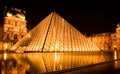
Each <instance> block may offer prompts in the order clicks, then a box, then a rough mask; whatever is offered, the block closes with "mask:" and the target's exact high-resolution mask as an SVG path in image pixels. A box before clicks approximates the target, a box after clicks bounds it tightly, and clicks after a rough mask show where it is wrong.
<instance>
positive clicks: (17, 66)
mask: <svg viewBox="0 0 120 74" xmlns="http://www.w3.org/2000/svg"><path fill="white" fill-rule="evenodd" d="M28 68H29V65H28V64H27V63H20V62H18V61H17V60H16V59H15V58H13V57H12V56H11V55H7V53H4V54H2V55H0V74H26V72H27V70H28Z"/></svg>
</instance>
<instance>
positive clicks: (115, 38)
mask: <svg viewBox="0 0 120 74" xmlns="http://www.w3.org/2000/svg"><path fill="white" fill-rule="evenodd" d="M89 39H91V41H92V42H94V43H95V44H96V45H97V46H98V47H100V48H101V49H102V50H120V24H118V25H117V28H116V32H115V33H101V34H93V35H91V36H90V37H89Z"/></svg>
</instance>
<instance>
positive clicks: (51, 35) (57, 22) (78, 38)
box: [12, 12, 100, 52]
mask: <svg viewBox="0 0 120 74" xmlns="http://www.w3.org/2000/svg"><path fill="white" fill-rule="evenodd" d="M24 43H25V45H23V44H24ZM23 46H24V47H23ZM12 50H16V51H41V52H44V51H45V52H50V51H99V50H100V49H99V48H98V47H97V46H96V45H95V44H93V43H92V42H91V41H90V40H89V39H87V38H86V37H85V36H84V35H83V34H82V33H81V32H79V31H78V30H77V29H75V28H74V27H73V26H72V25H71V24H70V23H69V22H67V21H66V20H65V19H64V18H62V17H61V16H60V15H58V14H57V13H56V12H52V13H51V14H49V15H48V16H47V17H46V18H44V19H43V20H42V21H41V22H40V23H38V24H37V25H36V26H35V27H34V28H33V29H32V30H31V31H30V32H29V33H28V34H27V35H26V36H25V37H23V39H21V40H20V41H18V43H16V44H15V45H14V46H13V47H12Z"/></svg>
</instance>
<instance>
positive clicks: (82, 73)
mask: <svg viewBox="0 0 120 74" xmlns="http://www.w3.org/2000/svg"><path fill="white" fill-rule="evenodd" d="M62 74H120V60H117V61H112V62H108V63H104V64H99V65H95V66H93V67H92V66H91V67H88V68H83V69H80V70H75V71H71V72H66V73H62Z"/></svg>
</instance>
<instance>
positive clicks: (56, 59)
mask: <svg viewBox="0 0 120 74" xmlns="http://www.w3.org/2000/svg"><path fill="white" fill-rule="evenodd" d="M119 54H120V52H117V51H114V52H103V51H100V52H50V53H47V52H44V53H0V73H1V74H26V73H30V74H38V73H48V72H53V71H64V70H68V69H74V68H78V67H84V66H87V65H92V64H97V63H102V62H107V61H111V60H116V59H119V58H120V56H119Z"/></svg>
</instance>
